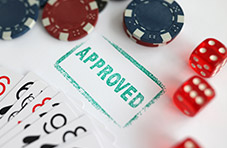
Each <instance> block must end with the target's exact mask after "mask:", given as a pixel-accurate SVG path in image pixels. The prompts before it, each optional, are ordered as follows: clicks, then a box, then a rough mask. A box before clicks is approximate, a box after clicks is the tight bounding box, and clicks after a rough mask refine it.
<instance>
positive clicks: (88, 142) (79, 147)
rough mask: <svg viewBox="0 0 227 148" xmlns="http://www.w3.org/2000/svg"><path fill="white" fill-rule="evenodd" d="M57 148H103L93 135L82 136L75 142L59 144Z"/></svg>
mask: <svg viewBox="0 0 227 148" xmlns="http://www.w3.org/2000/svg"><path fill="white" fill-rule="evenodd" d="M58 148H105V147H102V146H101V145H100V144H99V142H98V140H97V138H96V136H95V135H94V134H91V133H89V134H84V135H82V136H81V137H79V138H77V139H76V140H71V141H70V142H67V143H66V144H61V145H59V146H58Z"/></svg>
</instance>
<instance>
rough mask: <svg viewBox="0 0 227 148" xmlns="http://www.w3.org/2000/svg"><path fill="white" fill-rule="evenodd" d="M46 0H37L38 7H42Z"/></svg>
mask: <svg viewBox="0 0 227 148" xmlns="http://www.w3.org/2000/svg"><path fill="white" fill-rule="evenodd" d="M47 1H48V0H39V5H40V7H44V6H45V5H46V3H47Z"/></svg>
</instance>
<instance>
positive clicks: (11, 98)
mask: <svg viewBox="0 0 227 148" xmlns="http://www.w3.org/2000/svg"><path fill="white" fill-rule="evenodd" d="M37 80H40V78H39V77H38V76H37V75H36V74H34V73H32V72H30V73H28V74H27V75H26V76H25V77H24V78H23V79H22V80H21V81H20V82H19V83H18V84H17V85H16V86H15V87H14V88H13V89H12V90H11V91H10V92H9V93H8V94H7V95H6V96H5V97H4V98H3V100H2V101H1V102H0V119H1V118H2V117H3V116H4V115H5V114H6V113H7V112H8V110H9V109H10V108H11V107H12V106H13V104H14V103H15V102H16V101H17V100H19V99H20V98H21V96H22V95H23V94H24V93H25V92H26V91H27V90H28V89H29V88H30V87H31V86H32V85H33V84H34V82H35V81H37Z"/></svg>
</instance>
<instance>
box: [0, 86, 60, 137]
mask: <svg viewBox="0 0 227 148" xmlns="http://www.w3.org/2000/svg"><path fill="white" fill-rule="evenodd" d="M35 83H36V84H34V85H33V86H32V87H31V88H30V89H29V90H28V91H27V92H26V93H27V94H29V93H33V95H34V93H35V91H39V89H40V91H42V89H43V88H38V87H37V84H38V83H37V82H35ZM33 87H35V89H36V90H34V89H33V90H32V88H33ZM39 87H40V85H39ZM26 93H25V94H26ZM25 94H24V95H25ZM56 94H57V91H56V90H55V89H53V88H52V87H48V88H46V89H44V90H43V92H42V93H41V94H40V95H38V96H37V97H34V100H33V101H32V102H30V103H29V104H27V106H26V107H24V108H23V109H22V110H21V111H20V112H16V113H17V114H15V116H14V117H13V119H12V120H10V121H8V123H7V124H6V125H5V126H4V128H2V129H1V130H0V137H2V136H3V135H5V134H6V132H8V131H9V130H11V129H12V128H13V127H15V126H16V125H17V124H20V123H21V121H22V120H24V119H26V118H27V117H28V116H29V115H31V114H32V113H34V112H35V111H36V110H38V109H39V108H40V107H42V106H44V105H45V103H47V102H48V101H50V100H51V99H52V97H54V96H55V95H56ZM20 101H22V99H20V100H19V101H17V102H16V103H15V104H14V106H13V107H12V108H11V109H14V110H17V109H15V108H16V106H17V104H19V106H20V103H21V102H20ZM17 107H18V106H17ZM11 109H10V110H11ZM10 110H9V112H10ZM5 116H7V115H5ZM3 119H4V117H3Z"/></svg>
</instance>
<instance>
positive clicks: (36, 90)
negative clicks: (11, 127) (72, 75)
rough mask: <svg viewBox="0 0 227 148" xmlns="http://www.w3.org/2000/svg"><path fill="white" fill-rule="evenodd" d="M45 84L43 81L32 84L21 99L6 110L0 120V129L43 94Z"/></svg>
mask: <svg viewBox="0 0 227 148" xmlns="http://www.w3.org/2000/svg"><path fill="white" fill-rule="evenodd" d="M46 87H47V84H46V83H44V82H43V81H36V82H34V84H33V85H32V86H31V87H30V88H29V89H28V90H27V91H26V92H25V93H24V94H23V95H22V96H21V98H20V99H19V100H18V101H17V102H16V103H15V104H14V105H13V106H12V107H11V108H10V109H9V110H8V112H7V113H6V114H5V115H4V116H3V117H2V119H1V120H0V128H2V127H4V125H6V124H7V123H8V122H10V121H11V120H12V119H13V118H15V117H16V116H17V115H18V114H19V113H20V112H22V111H23V110H24V109H25V108H26V106H27V105H28V104H30V103H31V102H32V101H33V100H35V98H36V97H37V96H38V95H39V94H41V93H42V92H43V90H44V89H45V88H46Z"/></svg>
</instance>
